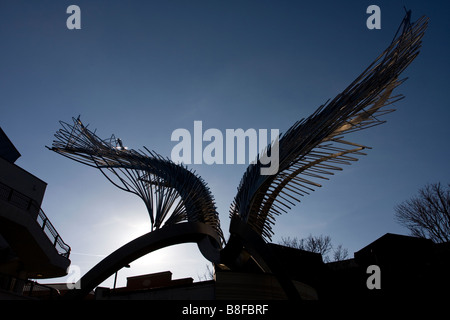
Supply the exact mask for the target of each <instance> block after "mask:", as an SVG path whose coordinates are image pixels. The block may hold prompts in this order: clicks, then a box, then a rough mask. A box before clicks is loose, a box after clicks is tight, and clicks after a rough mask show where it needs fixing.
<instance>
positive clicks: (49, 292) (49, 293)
mask: <svg viewBox="0 0 450 320" xmlns="http://www.w3.org/2000/svg"><path fill="white" fill-rule="evenodd" d="M0 290H3V291H6V292H10V293H12V294H16V295H20V296H24V297H31V298H34V299H39V300H51V299H58V298H59V297H60V296H61V294H60V292H59V291H58V290H57V289H55V288H52V287H50V286H46V285H43V284H40V283H37V282H35V281H31V280H23V279H18V278H15V277H13V276H10V275H6V274H0Z"/></svg>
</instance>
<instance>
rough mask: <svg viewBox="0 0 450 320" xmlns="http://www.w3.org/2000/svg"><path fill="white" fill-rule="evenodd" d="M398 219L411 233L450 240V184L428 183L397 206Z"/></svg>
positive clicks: (396, 215)
mask: <svg viewBox="0 0 450 320" xmlns="http://www.w3.org/2000/svg"><path fill="white" fill-rule="evenodd" d="M395 218H396V220H397V221H398V222H399V223H400V224H401V225H403V226H405V227H406V228H408V229H409V230H410V231H411V234H412V235H414V236H416V237H420V238H428V239H431V240H433V241H434V242H437V243H439V242H448V241H450V184H448V185H447V188H445V187H442V186H441V184H440V183H433V184H428V185H426V186H425V187H424V188H422V189H420V190H419V194H418V196H415V197H412V198H411V199H409V200H406V201H404V202H403V203H401V204H400V205H398V206H396V207H395Z"/></svg>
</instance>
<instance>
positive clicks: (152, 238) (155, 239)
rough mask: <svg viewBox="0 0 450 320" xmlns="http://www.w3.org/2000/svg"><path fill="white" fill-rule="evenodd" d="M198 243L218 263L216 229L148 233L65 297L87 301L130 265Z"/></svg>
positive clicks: (184, 226) (196, 225) (182, 227)
mask: <svg viewBox="0 0 450 320" xmlns="http://www.w3.org/2000/svg"><path fill="white" fill-rule="evenodd" d="M189 242H195V243H197V245H198V246H199V249H200V251H201V252H202V254H203V255H204V256H205V258H207V259H208V260H210V261H218V259H219V255H220V253H219V249H218V248H219V245H220V238H219V237H218V236H217V232H216V231H215V230H214V228H212V227H210V226H208V225H207V224H205V223H202V222H184V223H179V224H174V225H168V226H165V227H163V228H161V229H158V230H155V231H151V232H148V233H146V234H144V235H142V236H140V237H138V238H136V239H134V240H132V241H130V242H128V243H127V244H125V245H123V246H122V247H120V248H119V249H117V250H116V251H114V252H113V253H111V254H110V255H108V256H107V257H106V258H104V259H103V260H102V261H100V262H99V263H98V264H97V265H95V266H94V267H93V268H92V269H90V270H89V271H88V272H87V273H86V274H85V275H84V276H83V277H82V278H81V279H80V280H79V281H78V282H77V284H76V286H75V287H76V288H79V289H74V290H71V291H69V292H68V293H67V294H66V295H64V298H65V299H77V298H83V297H84V296H86V295H87V294H88V293H89V292H90V291H92V290H93V289H94V288H95V287H96V286H98V285H99V284H100V283H102V282H103V281H105V280H106V279H107V278H109V277H110V276H111V275H113V274H114V273H115V272H116V271H118V270H120V269H121V268H123V267H124V266H126V265H127V264H129V263H131V262H133V261H135V260H137V259H139V258H141V257H143V256H145V255H147V254H149V253H151V252H153V251H156V250H159V249H162V248H165V247H169V246H172V245H176V244H182V243H189Z"/></svg>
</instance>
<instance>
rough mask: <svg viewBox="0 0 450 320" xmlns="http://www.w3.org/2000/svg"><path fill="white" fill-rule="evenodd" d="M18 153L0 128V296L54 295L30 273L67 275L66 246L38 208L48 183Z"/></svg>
mask: <svg viewBox="0 0 450 320" xmlns="http://www.w3.org/2000/svg"><path fill="white" fill-rule="evenodd" d="M19 157H20V153H19V152H18V151H17V149H16V148H15V147H14V145H13V144H12V142H11V141H10V140H9V138H8V137H7V136H6V134H5V133H4V132H3V130H2V129H1V128H0V298H8V299H12V298H22V297H23V296H24V294H25V295H27V296H30V295H32V292H34V296H39V297H43V295H44V292H45V294H46V295H47V296H50V295H54V296H55V292H54V290H52V289H51V288H48V287H45V286H42V285H38V284H37V283H35V282H33V281H29V279H44V278H55V277H60V276H64V275H66V274H67V268H68V267H69V265H70V260H69V254H70V247H69V246H68V245H67V244H65V243H64V241H63V240H62V239H61V237H60V235H59V234H58V232H57V231H56V229H55V228H54V227H53V225H52V224H51V222H50V220H49V219H48V217H47V216H46V215H45V213H44V211H43V210H42V209H41V203H42V200H43V198H44V193H45V189H46V187H47V184H46V183H45V182H44V181H42V180H41V179H39V178H37V177H35V176H34V175H32V174H31V173H29V172H27V171H25V170H24V169H22V168H20V167H19V166H17V165H16V164H15V161H16V160H17V159H18V158H19Z"/></svg>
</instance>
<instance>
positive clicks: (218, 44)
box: [0, 0, 450, 286]
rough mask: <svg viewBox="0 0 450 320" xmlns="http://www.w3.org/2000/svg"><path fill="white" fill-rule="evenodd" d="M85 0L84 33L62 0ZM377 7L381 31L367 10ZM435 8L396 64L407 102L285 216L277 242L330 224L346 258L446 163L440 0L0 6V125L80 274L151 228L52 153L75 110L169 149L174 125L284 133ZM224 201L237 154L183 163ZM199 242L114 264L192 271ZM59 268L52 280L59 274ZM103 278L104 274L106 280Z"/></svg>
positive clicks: (83, 170) (223, 210)
mask: <svg viewBox="0 0 450 320" xmlns="http://www.w3.org/2000/svg"><path fill="white" fill-rule="evenodd" d="M71 4H76V5H78V6H79V7H80V8H81V27H82V29H81V30H68V29H67V28H66V19H67V18H68V17H69V15H68V14H67V13H66V9H67V7H68V6H69V5H71ZM371 4H377V5H378V6H379V7H380V8H381V30H368V29H367V28H366V19H367V18H368V17H369V15H368V14H366V8H367V7H368V6H369V5H371ZM404 5H406V6H407V8H408V9H411V10H412V15H413V17H412V18H413V20H416V19H417V18H418V17H419V16H421V15H427V16H428V17H430V24H429V28H428V31H427V33H426V35H425V38H424V40H423V48H422V50H421V54H420V55H419V57H418V58H417V59H416V60H415V61H414V62H413V64H412V65H411V66H410V67H409V68H408V69H407V70H406V72H405V73H404V74H403V76H404V77H408V78H409V79H408V81H406V82H405V83H404V84H403V85H402V86H401V87H400V88H398V89H397V93H402V94H404V95H405V96H406V98H405V99H404V100H402V101H400V102H398V103H397V104H396V105H395V107H396V109H397V111H396V112H394V113H392V114H389V115H387V116H385V120H387V123H386V124H384V125H382V126H378V127H376V128H372V129H368V130H366V131H364V132H359V133H355V134H352V135H349V136H348V137H347V138H348V139H349V140H351V141H354V142H358V143H362V144H366V145H368V146H371V147H373V149H372V150H369V151H368V156H366V157H363V158H361V160H360V161H358V162H357V163H355V164H353V165H352V166H349V167H346V168H344V170H343V171H342V172H338V173H337V174H336V175H335V176H334V177H332V179H331V180H330V181H325V182H324V183H323V187H322V188H319V189H318V190H316V191H315V192H314V193H313V194H312V195H310V196H308V197H305V198H304V199H303V201H302V202H301V203H299V204H298V205H297V206H296V207H295V208H294V209H293V210H291V211H290V212H289V213H288V214H285V215H283V216H281V217H278V218H277V222H276V225H275V227H274V231H275V236H274V237H273V242H279V241H280V240H281V237H282V236H284V237H287V236H290V237H299V238H302V237H307V236H308V235H309V234H312V235H320V234H323V235H329V236H330V237H331V238H332V242H333V244H334V245H338V244H342V245H343V246H344V247H345V248H347V249H348V251H349V253H350V256H353V252H355V251H357V250H359V249H361V248H362V247H364V246H365V245H367V244H369V243H370V242H372V241H374V240H376V239H377V238H378V237H380V236H382V235H383V234H385V233H387V232H391V233H399V234H408V230H407V229H405V228H403V227H402V226H400V225H399V224H398V223H397V222H395V220H394V206H395V205H396V204H399V203H400V202H402V201H404V200H406V199H408V198H409V197H411V196H413V195H414V194H416V192H417V190H418V189H419V188H420V187H422V186H424V185H425V184H426V183H429V182H438V181H441V182H442V183H447V182H449V181H450V172H449V166H448V158H449V156H450V153H449V142H448V137H449V133H450V130H449V126H448V121H449V116H450V111H449V110H450V108H449V107H450V105H449V102H448V93H449V89H450V88H449V81H448V71H449V70H450V68H449V66H450V62H449V57H450V44H449V41H450V19H449V18H448V13H449V12H450V4H449V2H448V1H440V2H438V1H434V2H432V1H426V2H425V1H409V0H405V1H345V2H344V3H342V2H341V1H340V2H338V1H314V2H313V1H275V0H270V1H256V0H254V1H231V0H224V1H212V0H211V1H81V0H74V1H43V0H40V1H5V0H1V1H0V41H1V46H2V50H1V51H0V58H1V59H0V108H1V113H0V114H1V116H0V126H1V127H2V128H3V130H4V131H5V132H6V134H7V135H8V136H9V138H10V139H11V141H12V142H13V143H14V144H15V146H16V147H17V149H18V150H19V152H20V153H21V154H22V157H21V158H20V159H19V160H18V161H17V162H16V164H17V165H19V166H21V167H23V168H24V169H26V170H28V171H29V172H31V173H33V174H35V175H36V176H38V177H39V178H41V179H42V180H44V181H46V182H47V183H48V187H47V191H46V195H45V198H44V201H43V210H44V211H45V213H46V214H47V216H48V217H49V218H50V220H51V222H52V223H53V224H54V226H55V227H56V229H57V230H58V232H59V233H60V235H61V236H62V238H63V239H64V241H65V242H67V243H68V244H69V245H70V246H71V247H72V254H71V261H72V265H75V266H78V267H79V268H80V270H81V273H82V274H84V273H85V272H87V271H88V270H89V269H90V268H92V267H93V266H94V265H95V264H96V263H97V262H98V261H100V260H101V259H102V257H104V256H106V255H107V254H109V253H111V252H112V251H114V250H115V249H117V248H118V247H119V246H121V245H123V244H125V243H126V242H128V241H130V240H132V239H134V238H136V237H137V236H139V235H141V234H144V233H146V232H147V231H148V230H149V228H150V219H149V217H148V214H147V212H146V209H145V206H144V204H143V203H142V202H141V200H140V199H139V198H138V197H136V196H134V195H132V194H127V193H125V192H123V191H120V190H119V189H117V188H115V187H114V186H113V185H111V184H110V183H109V182H108V181H107V180H106V179H105V178H104V177H103V176H102V175H101V173H100V172H97V170H95V169H93V168H89V167H86V166H83V165H81V164H78V163H76V162H73V161H71V160H68V159H66V158H64V157H61V156H59V155H57V154H55V153H53V152H50V151H48V150H47V149H46V148H45V146H46V145H47V146H50V145H51V143H52V140H53V134H54V133H55V132H56V131H57V130H58V129H59V128H60V125H59V123H58V121H59V120H63V121H67V122H69V121H71V117H73V116H74V117H77V116H78V115H81V119H82V120H83V122H84V123H89V124H90V127H89V128H90V129H92V130H93V129H97V134H98V135H99V136H100V137H104V138H107V137H109V136H110V135H111V134H112V133H114V134H115V135H116V136H117V137H119V138H121V139H122V140H123V142H124V145H126V146H128V147H129V148H134V149H139V148H141V147H142V146H146V147H148V148H149V149H152V150H155V151H157V152H158V153H160V154H162V155H164V156H170V152H171V150H172V148H173V147H174V146H175V144H176V143H175V142H172V141H171V140H170V136H171V133H172V132H173V131H174V130H175V129H177V128H186V129H188V130H190V131H191V132H193V124H194V121H195V120H201V121H203V128H204V130H206V129H207V128H217V129H220V130H223V132H225V129H228V128H229V129H236V128H243V129H248V128H255V129H259V128H265V129H272V128H273V129H279V130H280V131H281V132H284V131H286V130H287V129H288V128H289V127H290V126H291V125H292V124H293V123H294V122H295V121H296V120H299V119H301V118H304V117H307V116H308V115H310V114H311V113H312V112H313V111H314V110H315V109H316V108H317V107H318V106H319V105H321V104H323V103H324V102H325V101H326V100H328V99H329V98H333V97H334V96H336V95H337V94H338V93H339V92H340V91H342V90H343V89H345V87H346V86H347V85H348V84H350V83H351V82H352V81H353V80H354V78H356V77H357V76H358V75H359V74H360V73H361V72H362V71H363V70H364V69H365V68H366V67H367V66H368V65H369V63H370V62H372V60H373V59H374V58H376V57H377V56H378V55H379V54H380V53H381V52H382V51H383V50H384V49H385V48H386V47H387V46H388V45H389V43H390V42H391V40H392V38H393V36H394V34H395V32H396V30H397V27H398V25H399V23H400V21H401V20H402V18H403V15H404V9H403V6H404ZM189 167H191V168H193V169H195V170H196V171H197V173H198V174H199V175H201V176H202V177H203V178H204V179H205V181H206V182H207V183H208V185H209V187H210V188H211V190H212V193H213V195H214V197H215V199H216V201H217V207H218V211H219V212H220V218H221V223H222V229H223V230H224V233H225V236H226V237H227V235H228V220H229V218H228V210H229V206H230V203H231V201H232V200H233V197H234V195H235V193H236V189H237V186H238V184H239V181H240V179H241V177H242V174H243V173H244V170H245V168H246V165H206V164H203V165H191V166H189ZM207 264H208V262H207V260H205V259H204V258H203V257H202V255H201V254H200V253H199V251H198V250H197V248H196V245H194V244H186V245H181V246H177V247H173V248H168V249H163V250H160V251H158V252H155V253H152V254H150V255H147V256H145V257H143V258H141V259H139V260H138V261H135V262H134V263H132V264H131V268H129V269H122V270H121V271H120V272H119V278H118V286H122V285H125V281H126V277H127V276H132V275H140V274H145V273H151V272H160V271H166V270H170V271H172V272H173V277H174V278H181V277H193V278H194V279H195V280H197V277H198V275H203V274H204V273H205V270H206V265H207ZM64 281H65V278H60V279H52V280H51V281H50V282H64ZM112 281H113V279H112V278H110V279H108V280H107V281H106V282H105V283H103V285H106V286H112Z"/></svg>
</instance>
